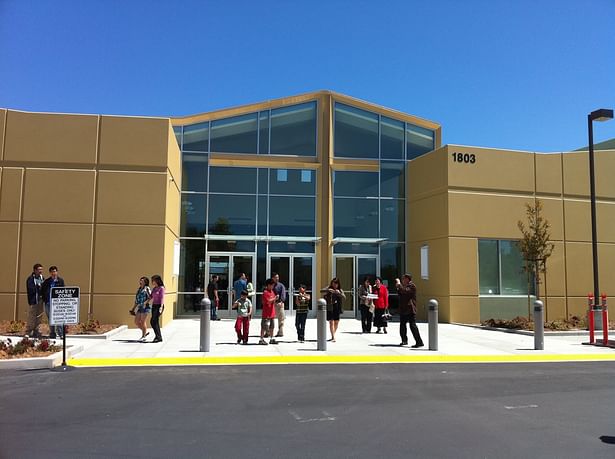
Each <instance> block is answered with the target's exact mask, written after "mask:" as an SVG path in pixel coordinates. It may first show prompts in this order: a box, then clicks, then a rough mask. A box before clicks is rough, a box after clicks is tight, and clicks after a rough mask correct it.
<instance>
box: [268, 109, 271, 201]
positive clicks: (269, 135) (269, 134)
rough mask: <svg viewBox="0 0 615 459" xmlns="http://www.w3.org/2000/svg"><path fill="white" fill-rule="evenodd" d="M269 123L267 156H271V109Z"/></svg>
mask: <svg viewBox="0 0 615 459" xmlns="http://www.w3.org/2000/svg"><path fill="white" fill-rule="evenodd" d="M267 118H268V122H269V129H267V154H268V155H270V154H271V109H269V113H268V115H267ZM267 194H269V189H267Z"/></svg>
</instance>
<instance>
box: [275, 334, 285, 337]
mask: <svg viewBox="0 0 615 459" xmlns="http://www.w3.org/2000/svg"><path fill="white" fill-rule="evenodd" d="M275 337H276V338H283V337H284V335H283V334H282V333H278V334H277V335H275Z"/></svg>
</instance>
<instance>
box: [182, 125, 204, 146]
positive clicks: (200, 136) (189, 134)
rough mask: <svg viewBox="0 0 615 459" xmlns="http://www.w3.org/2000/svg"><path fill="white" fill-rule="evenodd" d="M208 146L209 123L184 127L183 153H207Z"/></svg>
mask: <svg viewBox="0 0 615 459" xmlns="http://www.w3.org/2000/svg"><path fill="white" fill-rule="evenodd" d="M208 146H209V121H206V122H204V123H199V124H192V125H190V126H184V144H183V146H182V150H183V151H202V152H207V149H208Z"/></svg>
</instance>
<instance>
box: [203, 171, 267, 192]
mask: <svg viewBox="0 0 615 459" xmlns="http://www.w3.org/2000/svg"><path fill="white" fill-rule="evenodd" d="M209 192H210V193H246V194H256V169H254V168H250V167H218V166H212V167H210V168H209Z"/></svg>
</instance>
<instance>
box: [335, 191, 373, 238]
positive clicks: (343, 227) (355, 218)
mask: <svg viewBox="0 0 615 459" xmlns="http://www.w3.org/2000/svg"><path fill="white" fill-rule="evenodd" d="M333 237H378V200H377V199H360V198H335V199H334V200H333Z"/></svg>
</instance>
